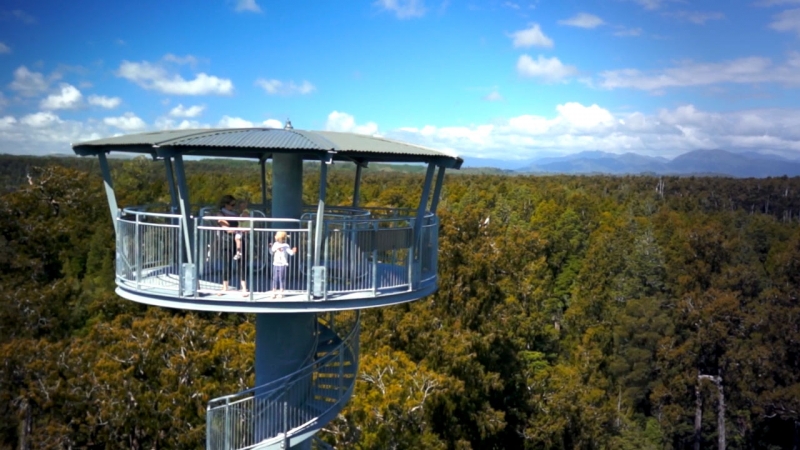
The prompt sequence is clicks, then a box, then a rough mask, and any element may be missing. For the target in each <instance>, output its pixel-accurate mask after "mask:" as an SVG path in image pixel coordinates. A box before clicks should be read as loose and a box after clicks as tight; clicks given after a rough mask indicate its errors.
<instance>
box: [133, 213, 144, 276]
mask: <svg viewBox="0 0 800 450" xmlns="http://www.w3.org/2000/svg"><path fill="white" fill-rule="evenodd" d="M135 226H136V232H135V233H134V236H135V238H134V239H135V242H136V247H135V248H136V290H137V291H138V290H140V289H141V286H140V283H141V280H142V251H141V248H140V247H141V245H142V243H141V235H140V233H141V232H140V230H139V228H140V227H139V212H138V211H137V212H136V225H135Z"/></svg>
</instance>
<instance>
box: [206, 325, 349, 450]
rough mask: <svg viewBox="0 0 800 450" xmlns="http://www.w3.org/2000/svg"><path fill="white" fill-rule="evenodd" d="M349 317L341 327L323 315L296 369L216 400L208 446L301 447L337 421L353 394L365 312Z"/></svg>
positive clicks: (213, 449) (219, 449)
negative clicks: (310, 349)
mask: <svg viewBox="0 0 800 450" xmlns="http://www.w3.org/2000/svg"><path fill="white" fill-rule="evenodd" d="M349 316H350V317H346V318H345V319H347V322H343V323H341V324H339V325H337V326H334V322H333V320H332V318H333V317H334V315H328V318H327V319H323V318H319V319H318V323H317V332H316V346H315V350H314V351H313V353H312V354H311V355H309V358H308V359H307V364H306V365H305V366H304V367H302V368H301V369H299V370H298V371H296V372H295V373H293V374H291V375H289V376H286V377H285V378H282V379H279V380H275V381H274V382H272V383H270V384H268V385H265V386H258V387H255V388H251V389H247V390H245V391H242V392H239V393H237V394H234V395H229V396H225V397H220V398H216V399H213V400H211V401H210V402H209V404H208V413H207V415H206V430H207V431H206V436H207V441H206V448H207V449H209V450H233V449H285V448H292V447H297V446H298V444H300V443H302V442H304V441H307V440H310V439H312V438H313V437H314V436H315V434H316V432H317V431H319V430H320V429H321V428H322V427H323V426H324V425H325V424H327V423H328V422H329V421H331V420H333V419H334V418H335V417H336V415H337V414H338V413H339V411H341V409H342V408H343V407H344V405H345V404H347V402H348V400H349V399H350V397H351V396H352V395H353V389H354V388H355V381H356V374H357V373H358V356H359V348H358V342H359V339H358V338H359V327H360V323H359V313H358V312H355V313H352V314H349ZM317 444H318V445H319V446H320V447H323V448H324V446H325V444H324V443H323V442H321V441H319V442H317Z"/></svg>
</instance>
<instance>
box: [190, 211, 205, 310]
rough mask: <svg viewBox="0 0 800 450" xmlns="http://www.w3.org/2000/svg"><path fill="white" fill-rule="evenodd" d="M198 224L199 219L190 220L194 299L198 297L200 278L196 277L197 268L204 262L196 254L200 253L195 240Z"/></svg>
mask: <svg viewBox="0 0 800 450" xmlns="http://www.w3.org/2000/svg"><path fill="white" fill-rule="evenodd" d="M199 223H200V219H199V218H197V217H195V218H194V219H192V230H193V234H192V238H193V239H194V242H193V244H194V245H193V246H192V248H191V250H190V251H191V252H192V256H193V257H194V262H195V265H194V266H192V281H193V283H194V286H193V288H194V289H193V290H194V298H197V297H198V296H199V294H198V292H197V291H199V290H200V277H199V276H198V266H202V265H203V263H204V262H205V258H203V259H202V261H201V259H200V255H199V254H198V252H199V251H200V248H199V247H198V246H197V239H198V237H197V234H198V232H199V231H200V230H198V229H197V228H198V225H199Z"/></svg>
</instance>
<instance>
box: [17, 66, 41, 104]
mask: <svg viewBox="0 0 800 450" xmlns="http://www.w3.org/2000/svg"><path fill="white" fill-rule="evenodd" d="M49 86H50V83H48V82H47V81H46V80H45V78H44V75H42V74H41V73H39V72H31V71H30V70H28V68H27V67H25V66H19V67H18V68H17V70H15V71H14V81H12V82H11V84H9V85H8V87H9V88H11V90H14V91H17V93H19V95H22V96H25V97H34V96H37V95H40V94H43V93H44V92H45V91H47V88H48V87H49Z"/></svg>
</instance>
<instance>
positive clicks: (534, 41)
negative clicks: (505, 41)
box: [511, 23, 553, 48]
mask: <svg viewBox="0 0 800 450" xmlns="http://www.w3.org/2000/svg"><path fill="white" fill-rule="evenodd" d="M511 39H512V40H513V43H514V48H528V47H534V46H536V47H545V48H552V47H553V40H552V39H550V38H549V37H547V36H545V34H544V33H543V32H542V29H541V28H540V27H539V24H538V23H534V24H531V26H530V27H529V28H526V29H524V30H519V31H515V32H513V33H511Z"/></svg>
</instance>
